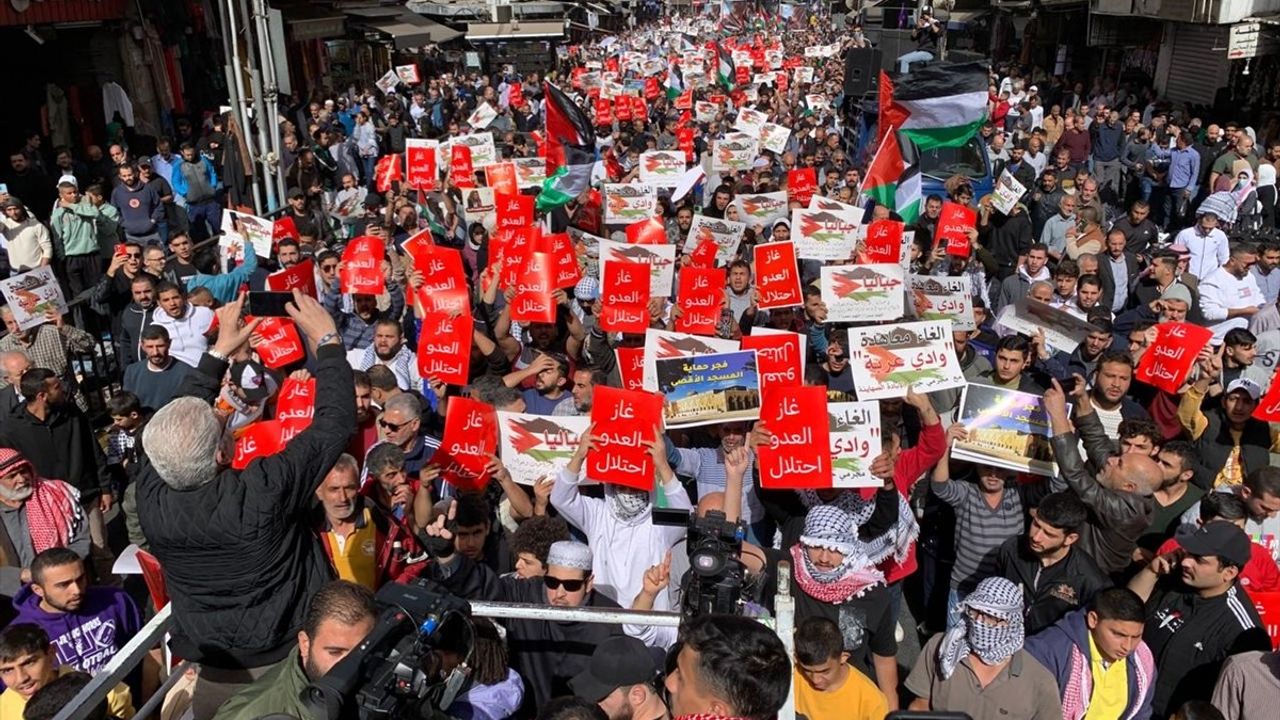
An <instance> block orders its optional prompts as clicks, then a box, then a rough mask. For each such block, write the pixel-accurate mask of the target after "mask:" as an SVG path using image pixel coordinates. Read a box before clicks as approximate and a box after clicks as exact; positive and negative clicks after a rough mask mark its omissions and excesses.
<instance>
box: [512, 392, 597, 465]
mask: <svg viewBox="0 0 1280 720" xmlns="http://www.w3.org/2000/svg"><path fill="white" fill-rule="evenodd" d="M565 402H572V401H570V400H566V401H565ZM590 425H591V418H589V417H587V416H585V415H583V416H580V417H578V416H574V417H560V416H552V415H530V414H528V413H511V412H501V411H500V412H498V433H499V436H500V440H499V447H500V448H501V450H502V452H501V453H500V455H501V456H502V464H503V465H505V466H506V468H507V472H510V473H511V479H512V480H514V481H515V482H517V483H519V484H520V485H533V484H535V483H536V482H537V481H538V480H539V479H541V478H544V477H547V476H548V475H550V476H555V475H556V473H558V472H560V471H561V470H563V469H564V468H565V466H567V465H568V464H569V460H570V459H572V458H573V454H574V453H575V452H577V450H578V440H579V438H580V437H581V436H582V433H584V432H586V431H587V427H588V426H590Z"/></svg>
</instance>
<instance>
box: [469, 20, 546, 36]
mask: <svg viewBox="0 0 1280 720" xmlns="http://www.w3.org/2000/svg"><path fill="white" fill-rule="evenodd" d="M558 37H564V22H563V21H560V20H546V21H539V20H527V21H523V22H519V23H471V24H470V25H468V26H467V39H468V40H499V41H501V40H537V39H539V38H558Z"/></svg>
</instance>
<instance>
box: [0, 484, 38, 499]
mask: <svg viewBox="0 0 1280 720" xmlns="http://www.w3.org/2000/svg"><path fill="white" fill-rule="evenodd" d="M35 491H36V489H35V488H34V487H32V486H31V485H28V486H26V487H24V488H18V489H10V488H7V487H0V500H6V501H8V502H23V501H26V500H30V499H31V495H32V494H33V493H35Z"/></svg>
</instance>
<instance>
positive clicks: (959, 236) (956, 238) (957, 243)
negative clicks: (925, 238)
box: [894, 201, 978, 262]
mask: <svg viewBox="0 0 1280 720" xmlns="http://www.w3.org/2000/svg"><path fill="white" fill-rule="evenodd" d="M977 222H978V214H977V213H976V212H974V211H973V210H971V209H969V208H967V207H965V206H964V205H961V204H959V203H953V202H950V201H943V203H942V214H940V215H938V227H937V229H935V230H934V231H933V240H934V245H937V244H938V243H941V242H946V243H947V254H948V255H955V256H956V257H969V252H970V249H971V248H970V247H969V233H968V231H969V230H972V229H973V228H974V227H976V225H977ZM894 262H897V261H896V260H895V261H894Z"/></svg>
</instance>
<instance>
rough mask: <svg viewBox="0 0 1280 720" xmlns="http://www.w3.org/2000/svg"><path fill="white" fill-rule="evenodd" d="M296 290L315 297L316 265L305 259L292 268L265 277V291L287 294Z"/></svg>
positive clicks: (309, 259)
mask: <svg viewBox="0 0 1280 720" xmlns="http://www.w3.org/2000/svg"><path fill="white" fill-rule="evenodd" d="M294 288H297V289H299V290H301V291H302V292H303V293H305V294H307V295H310V296H311V297H317V295H316V265H315V261H313V260H312V259H311V258H307V259H306V260H303V261H302V262H300V263H298V264H297V265H294V266H292V267H287V268H285V269H284V270H281V271H280V272H278V273H272V274H270V275H268V276H267V289H268V290H273V291H275V292H289V291H291V290H293V289H294Z"/></svg>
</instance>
